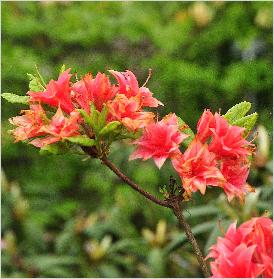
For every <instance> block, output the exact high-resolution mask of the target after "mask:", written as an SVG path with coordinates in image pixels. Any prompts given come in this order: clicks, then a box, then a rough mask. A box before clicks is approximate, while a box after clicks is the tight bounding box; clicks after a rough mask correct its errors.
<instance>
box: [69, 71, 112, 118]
mask: <svg viewBox="0 0 274 279" xmlns="http://www.w3.org/2000/svg"><path fill="white" fill-rule="evenodd" d="M72 91H73V93H72V95H73V99H74V100H75V101H76V103H78V104H79V105H80V106H81V107H82V108H84V109H85V110H86V111H87V112H88V113H89V112H90V103H91V102H93V103H94V105H95V107H96V109H97V110H99V111H101V110H102V108H103V104H105V103H107V101H109V100H112V99H113V98H114V96H115V95H116V93H117V88H116V86H115V85H111V84H110V81H109V78H108V76H106V75H105V74H102V73H98V74H97V75H96V77H95V78H92V75H91V74H87V75H86V76H85V77H83V79H81V80H80V81H78V82H76V83H75V84H74V85H73V86H72Z"/></svg>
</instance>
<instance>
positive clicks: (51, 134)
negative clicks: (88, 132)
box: [30, 107, 80, 148]
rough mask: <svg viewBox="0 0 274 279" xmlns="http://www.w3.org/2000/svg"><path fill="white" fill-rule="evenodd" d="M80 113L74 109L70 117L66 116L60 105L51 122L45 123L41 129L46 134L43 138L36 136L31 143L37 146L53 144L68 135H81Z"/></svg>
mask: <svg viewBox="0 0 274 279" xmlns="http://www.w3.org/2000/svg"><path fill="white" fill-rule="evenodd" d="M79 120H80V114H79V113H78V112H76V111H72V112H71V113H70V115H69V117H65V116H64V114H63V112H62V110H61V108H60V107H59V108H58V110H57V111H56V113H55V115H54V116H53V117H52V119H51V121H50V123H49V124H47V125H44V126H42V127H41V129H40V130H39V131H40V132H43V133H44V134H45V135H46V136H45V137H42V138H36V139H34V140H32V141H31V142H30V144H32V145H34V146H36V147H40V148H41V147H43V146H45V145H47V144H51V143H54V142H57V141H60V140H62V139H64V138H66V137H71V136H76V135H79V124H78V121H79Z"/></svg>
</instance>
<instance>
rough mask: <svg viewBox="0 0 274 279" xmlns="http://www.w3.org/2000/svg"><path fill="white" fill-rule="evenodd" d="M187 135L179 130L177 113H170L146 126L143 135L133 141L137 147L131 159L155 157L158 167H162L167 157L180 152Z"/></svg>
mask: <svg viewBox="0 0 274 279" xmlns="http://www.w3.org/2000/svg"><path fill="white" fill-rule="evenodd" d="M187 137H188V136H187V135H185V134H183V133H181V132H180V131H179V124H178V120H177V117H176V115H175V114H170V115H168V116H167V117H165V118H164V119H162V120H161V121H159V122H156V123H152V124H149V125H147V126H146V127H145V128H144V131H143V135H142V137H141V138H140V139H138V140H136V141H135V142H133V144H136V145H137V149H136V150H135V152H134V153H133V154H132V155H131V156H130V160H134V159H137V158H142V159H143V160H147V159H149V158H153V159H154V162H155V164H156V165H157V167H158V168H161V167H162V165H163V164H164V162H165V161H166V159H167V158H172V157H174V156H175V155H176V154H177V153H178V152H179V145H180V143H181V142H182V141H183V140H184V139H185V138H187Z"/></svg>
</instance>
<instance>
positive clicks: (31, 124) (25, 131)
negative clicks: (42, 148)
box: [9, 104, 47, 142]
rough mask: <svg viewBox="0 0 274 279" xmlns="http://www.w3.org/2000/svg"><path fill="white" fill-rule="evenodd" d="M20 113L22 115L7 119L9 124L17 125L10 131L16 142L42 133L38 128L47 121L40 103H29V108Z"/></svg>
mask: <svg viewBox="0 0 274 279" xmlns="http://www.w3.org/2000/svg"><path fill="white" fill-rule="evenodd" d="M21 113H24V115H22V116H16V117H12V118H10V119H9V121H10V123H11V124H13V125H16V126H18V127H17V128H15V129H14V130H13V131H12V134H13V136H14V137H15V141H16V142H17V141H22V140H26V139H29V138H33V137H36V136H40V135H43V134H44V132H41V131H40V129H41V127H42V126H43V124H44V121H47V116H46V113H45V111H44V109H43V108H42V106H41V105H38V104H31V105H30V110H22V112H21Z"/></svg>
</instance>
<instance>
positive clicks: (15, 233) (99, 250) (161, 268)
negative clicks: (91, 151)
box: [1, 1, 272, 277]
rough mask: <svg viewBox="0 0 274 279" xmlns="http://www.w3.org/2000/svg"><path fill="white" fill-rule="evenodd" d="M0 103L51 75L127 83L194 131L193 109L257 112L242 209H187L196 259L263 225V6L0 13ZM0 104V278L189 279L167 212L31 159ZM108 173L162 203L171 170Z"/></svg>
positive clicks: (195, 203) (12, 5)
mask: <svg viewBox="0 0 274 279" xmlns="http://www.w3.org/2000/svg"><path fill="white" fill-rule="evenodd" d="M1 6H2V92H13V93H16V94H22V95H23V94H25V93H26V92H27V90H28V79H27V76H26V73H33V72H34V66H35V64H37V65H38V66H39V69H40V71H41V72H42V74H43V75H44V76H45V77H46V78H47V80H49V79H50V78H56V77H57V75H58V74H57V73H58V70H59V68H60V66H61V65H62V64H66V65H67V66H68V67H71V68H72V69H73V71H77V72H78V73H79V74H80V75H81V74H84V73H86V72H89V71H90V72H92V73H96V72H97V71H106V70H107V69H115V70H118V71H123V70H125V69H130V70H132V71H133V72H134V73H135V74H136V75H137V77H138V79H139V81H140V84H142V83H143V82H144V81H145V79H146V77H147V74H148V69H149V68H151V69H152V70H153V76H152V78H151V80H150V81H149V84H148V87H149V88H150V89H151V91H152V92H154V94H155V96H156V97H157V98H158V99H160V100H161V101H162V102H163V103H164V104H165V107H163V108H160V109H159V114H160V115H161V116H163V115H164V114H166V113H169V112H170V111H172V112H175V113H177V114H178V115H179V116H181V117H182V118H183V119H184V120H185V121H186V122H187V123H188V124H189V125H190V126H191V127H192V128H193V129H195V123H196V122H197V120H198V119H199V116H200V115H201V113H202V112H203V109H204V108H211V109H212V110H213V111H218V110H219V109H220V108H222V112H225V111H226V110H227V109H228V108H230V107H231V106H232V105H234V104H236V103H238V102H240V101H242V100H247V101H251V102H252V103H253V111H255V110H256V111H258V112H259V120H258V126H257V128H258V131H259V136H258V137H257V139H256V142H257V144H258V151H257V155H256V157H255V160H254V162H253V165H252V171H251V174H250V177H249V180H248V181H249V183H250V184H251V185H253V186H254V187H256V189H257V191H256V193H253V194H250V195H248V197H247V200H246V203H245V204H244V205H240V204H238V203H237V202H232V203H231V204H228V203H227V202H226V199H225V196H224V194H223V193H222V191H221V190H218V189H214V190H213V189H208V190H207V193H206V195H205V196H204V197H202V196H201V195H200V194H199V193H197V194H195V195H194V196H193V199H192V200H191V201H190V202H189V203H188V204H187V205H186V206H187V208H188V210H187V211H186V212H185V214H186V218H187V219H188V221H189V223H190V224H191V226H192V228H193V232H194V233H195V234H196V236H197V239H198V242H199V244H200V245H201V247H202V248H203V251H204V253H205V254H206V253H207V249H208V247H209V246H210V245H212V243H214V242H215V240H216V237H217V236H218V235H221V234H222V230H223V229H226V228H227V226H228V224H229V223H230V222H232V220H235V219H238V220H239V222H243V221H245V220H247V219H249V218H250V217H251V216H260V215H262V214H266V215H267V214H268V216H272V159H271V158H272V151H271V150H272V148H271V147H272V142H271V141H272V2H263V1H260V2H222V1H218V2H217V1H212V2H169V3H167V2H69V1H62V2H52V1H44V2H2V3H1ZM22 108H23V107H22V106H19V105H11V104H9V103H7V102H6V101H4V100H3V101H2V188H1V190H2V191H1V192H2V215H1V216H2V223H1V224H2V232H1V236H2V237H1V239H2V240H1V250H2V277H197V276H198V277H200V276H202V274H201V273H200V270H199V267H198V265H197V262H196V259H195V257H194V256H193V254H192V250H191V247H190V245H189V244H188V242H187V241H186V240H185V236H184V234H183V233H182V231H181V229H179V228H178V227H177V222H176V220H175V218H174V216H173V215H172V213H171V211H169V210H167V209H165V208H160V207H158V206H156V205H153V204H151V203H149V202H148V201H146V200H145V199H144V198H143V197H140V196H139V195H138V194H136V193H135V192H133V191H132V190H131V189H130V188H129V187H127V186H126V185H124V184H123V183H122V182H121V181H120V180H119V179H118V178H116V177H115V176H114V174H112V173H111V172H110V171H108V170H107V169H105V168H104V167H103V166H102V165H101V164H100V163H99V162H97V161H92V160H89V159H87V158H83V157H80V156H77V155H65V156H40V155H39V153H38V150H37V149H35V148H34V147H33V146H27V145H25V144H23V143H17V144H14V143H13V139H12V138H11V136H10V135H9V134H8V132H7V131H8V130H9V129H11V125H10V124H9V123H8V121H7V119H8V118H9V117H11V116H14V115H16V114H17V113H18V112H19V111H20V110H21V109H22ZM131 151H132V148H131V147H129V146H127V145H122V144H116V145H114V146H113V148H112V153H111V159H112V160H113V161H114V162H115V163H116V164H117V165H118V166H119V167H120V168H121V169H123V170H124V171H125V173H126V174H128V175H129V176H130V177H131V178H132V179H133V180H135V181H136V182H138V183H140V184H141V185H143V186H144V188H145V189H147V190H148V191H150V192H152V193H154V194H155V195H157V196H158V197H161V194H160V193H159V186H162V185H164V184H167V182H168V179H169V175H175V176H176V174H175V172H174V170H173V169H172V168H171V166H170V165H169V164H166V165H165V166H164V167H163V168H162V169H161V171H159V170H158V169H157V168H156V166H155V165H154V164H153V163H152V162H145V163H143V162H141V161H138V160H137V161H134V162H131V163H130V164H129V163H128V156H129V154H130V152H131Z"/></svg>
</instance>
